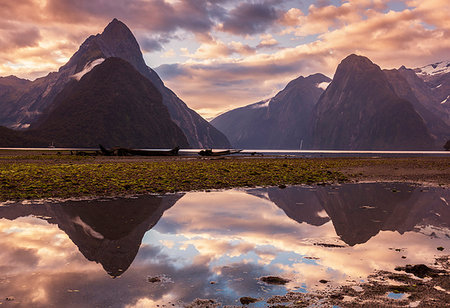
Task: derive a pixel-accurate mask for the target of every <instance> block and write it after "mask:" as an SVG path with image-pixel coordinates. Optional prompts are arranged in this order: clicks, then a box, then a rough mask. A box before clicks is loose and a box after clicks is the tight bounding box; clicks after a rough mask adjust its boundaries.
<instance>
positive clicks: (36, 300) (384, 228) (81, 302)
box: [0, 184, 450, 307]
mask: <svg viewBox="0 0 450 308" xmlns="http://www.w3.org/2000/svg"><path fill="white" fill-rule="evenodd" d="M391 185H393V184H389V185H387V186H386V185H384V186H383V185H374V184H370V185H369V184H367V185H360V186H358V185H355V186H351V185H343V186H340V187H338V188H337V189H335V188H332V187H315V188H314V189H303V188H297V187H289V188H287V189H284V190H281V189H278V188H268V189H252V190H248V191H240V190H230V191H226V192H213V193H204V192H195V193H188V194H186V195H185V196H184V197H183V198H181V199H180V200H178V201H177V203H176V205H175V206H173V207H171V208H170V205H171V204H168V205H167V204H166V205H163V207H162V210H161V211H160V210H158V211H156V212H154V213H155V215H154V218H151V219H150V220H146V219H143V217H144V216H142V215H141V216H142V217H141V218H140V219H138V220H137V221H138V224H137V225H141V226H142V227H140V229H139V230H140V231H139V232H138V233H136V232H135V231H133V230H135V229H136V227H135V225H134V224H133V223H131V220H132V219H133V216H132V215H128V216H127V215H125V216H126V217H127V224H126V226H122V228H121V229H120V230H122V231H120V230H111V231H109V229H108V228H107V225H99V224H98V222H96V221H95V220H92V219H93V218H92V217H88V216H86V215H87V213H88V212H89V211H87V210H86V211H85V210H83V211H81V212H80V210H77V209H75V208H72V209H71V210H70V211H67V210H65V212H64V213H66V214H67V213H69V214H70V215H69V214H68V216H67V217H68V218H70V219H71V220H70V219H67V220H65V219H62V218H61V217H65V216H58V217H60V218H59V220H58V224H59V228H62V229H63V230H64V231H66V232H68V234H69V235H70V236H71V237H70V238H69V237H68V236H67V235H66V234H65V233H63V232H61V231H60V229H59V228H58V226H57V225H54V224H49V223H47V222H45V221H43V220H41V219H37V218H32V217H25V218H18V219H16V220H14V221H10V220H5V219H1V220H0V230H2V232H0V243H1V244H2V250H1V251H0V264H1V268H0V269H1V270H2V276H1V278H0V294H7V296H14V297H15V298H16V299H17V300H16V303H19V302H20V305H21V306H36V307H39V306H40V307H45V306H49V305H50V304H56V303H57V305H58V306H67V305H69V304H70V306H72V307H85V306H102V307H103V306H112V307H124V306H127V307H144V306H146V305H147V306H148V305H150V306H151V305H153V306H155V305H158V304H159V305H162V304H167V303H168V302H169V301H170V302H171V303H175V304H177V303H178V301H183V302H190V301H192V300H193V299H195V298H196V297H202V298H207V297H211V298H216V299H219V300H221V301H222V302H224V303H228V304H234V303H236V301H237V300H238V299H239V297H240V296H253V297H266V298H267V297H268V296H269V295H270V294H280V293H284V292H285V287H280V286H270V285H266V284H264V283H261V282H260V281H258V279H257V278H259V277H261V276H264V275H279V276H282V277H286V278H288V279H291V280H292V281H291V282H290V283H289V284H288V285H287V288H290V289H292V288H295V287H299V286H303V287H304V288H306V289H308V290H310V289H313V288H323V287H325V286H324V285H322V284H320V283H318V281H319V280H320V279H326V280H330V281H331V284H333V283H341V282H344V281H345V280H346V279H349V278H352V279H354V278H356V279H358V278H359V277H363V278H364V277H365V276H367V275H368V274H371V273H372V272H373V270H375V269H388V270H393V268H394V267H395V266H396V265H405V264H407V263H408V264H411V263H412V264H414V263H424V262H429V261H432V260H433V257H434V256H435V255H440V254H444V253H445V251H444V252H439V251H437V250H436V247H438V246H443V247H447V246H448V243H449V238H448V237H447V235H449V234H450V230H449V224H450V221H449V217H450V215H449V209H448V206H447V205H446V204H445V202H443V201H442V199H441V198H445V199H446V200H450V198H449V196H448V190H439V189H430V190H429V192H421V191H420V188H415V187H409V186H402V185H400V186H395V190H396V192H393V191H392V189H391V187H390V186H391ZM357 186H358V187H357ZM397 191H399V192H397ZM410 191H411V192H410ZM261 197H262V198H261ZM268 198H269V199H270V200H268ZM392 200H394V201H395V202H394V201H392ZM172 201H173V200H172ZM158 204H159V203H158ZM117 208H120V205H118V207H117ZM157 208H158V209H160V207H159V205H158V207H157ZM166 209H167V210H166ZM3 210H4V209H1V210H0V212H1V213H6V212H5V211H3ZM18 210H20V211H24V212H23V213H24V214H26V213H27V212H26V211H27V210H29V209H28V208H18ZM53 210H55V209H53ZM164 210H166V211H165V212H164V214H163V216H162V218H161V219H160V220H159V222H158V223H157V224H156V226H155V227H154V228H153V229H152V230H150V231H149V232H147V233H146V234H145V235H143V232H145V230H147V229H148V228H151V227H152V226H153V225H154V223H156V221H157V220H158V219H159V217H160V215H161V214H162V211H164ZM134 211H135V212H136V213H147V212H146V211H142V210H139V209H138V208H135V210H134ZM8 213H9V212H8ZM8 213H6V214H8ZM54 213H56V212H54ZM80 213H81V214H80ZM386 213H387V214H386ZM6 214H4V215H6ZM41 214H42V215H44V214H45V215H44V216H47V217H50V216H48V215H49V213H48V212H46V213H41ZM2 215H3V214H2ZM8 215H9V214H8ZM6 216H7V215H6ZM19 216H20V215H16V217H19ZM8 217H9V216H8ZM55 217H56V216H55ZM76 217H80V219H81V220H82V222H83V223H81V224H80V222H79V221H78V224H74V226H73V227H70V228H68V227H67V226H64V225H63V222H65V221H72V223H73V221H74V218H75V219H76ZM145 217H153V216H152V214H151V213H147V214H145ZM10 218H11V219H13V217H10ZM50 218H51V217H50ZM47 220H49V221H50V222H54V220H52V219H49V218H47ZM331 220H332V221H331ZM112 221H116V220H115V219H113V220H112ZM119 221H120V220H119ZM426 225H432V226H434V227H430V226H428V227H426ZM77 226H78V227H77ZM125 227H126V228H125ZM335 228H336V230H337V232H338V234H339V235H340V236H341V238H342V239H343V240H345V241H346V242H348V243H349V245H353V246H347V245H346V247H344V248H327V247H322V246H317V245H314V243H318V242H320V243H325V242H330V243H340V244H344V243H343V242H342V240H340V239H339V237H338V236H337V234H336V231H335ZM76 230H79V231H80V232H82V233H76V232H75V231H76ZM175 230H176V231H175ZM355 230H356V231H355ZM119 231H120V232H119ZM71 232H75V233H71ZM77 232H78V231H77ZM95 232H98V233H100V234H102V235H104V236H107V237H108V238H110V239H120V238H128V239H130V241H131V240H132V241H133V243H134V242H137V243H139V242H140V241H141V239H142V236H144V237H143V239H142V245H141V247H140V250H139V252H138V253H137V255H136V258H135V259H134V262H133V264H132V265H131V266H130V267H129V269H128V270H127V271H126V272H125V273H123V274H122V275H121V276H120V278H119V279H110V278H109V277H108V276H107V275H106V274H105V272H104V271H103V269H102V268H101V267H100V266H99V265H97V264H95V263H93V262H88V261H86V260H85V258H84V257H83V255H82V254H80V252H79V251H78V249H77V247H75V246H74V245H73V244H72V242H71V240H73V241H74V242H75V243H76V244H77V245H80V247H88V246H86V244H85V243H83V241H85V240H88V241H89V243H91V241H93V239H94V240H96V241H99V240H100V239H99V237H98V236H97V237H96V236H95V235H96V233H95ZM352 232H356V233H362V234H356V235H354V234H352ZM432 232H434V234H433V236H432V237H430V235H431V233H432ZM135 233H136V236H134V235H133V236H132V237H130V236H129V234H135ZM81 234H84V235H86V236H89V238H85V237H83V236H81ZM123 236H125V237H123ZM362 240H366V242H365V243H364V242H362ZM83 245H84V246H83ZM83 249H85V248H83ZM395 249H402V250H401V251H396V250H395ZM80 250H81V248H80ZM82 252H83V251H82ZM83 253H86V252H85V251H84V252H83ZM402 256H406V259H402ZM158 275H165V276H166V277H168V278H169V280H170V281H169V282H164V283H149V282H148V281H147V278H148V277H153V276H158ZM210 281H214V282H215V284H210ZM23 285H26V286H27V287H26V288H23V287H22V286H23Z"/></svg>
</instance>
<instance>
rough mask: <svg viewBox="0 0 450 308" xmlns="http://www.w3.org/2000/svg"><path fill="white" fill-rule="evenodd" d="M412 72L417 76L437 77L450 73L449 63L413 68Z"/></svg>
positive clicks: (443, 62)
mask: <svg viewBox="0 0 450 308" xmlns="http://www.w3.org/2000/svg"><path fill="white" fill-rule="evenodd" d="M414 72H416V74H418V75H423V76H428V75H439V74H446V73H450V61H442V62H437V63H433V64H429V65H426V66H423V67H419V68H415V69H414Z"/></svg>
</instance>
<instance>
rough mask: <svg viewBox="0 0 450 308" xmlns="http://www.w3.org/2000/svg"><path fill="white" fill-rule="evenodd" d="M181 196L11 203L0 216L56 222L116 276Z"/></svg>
mask: <svg viewBox="0 0 450 308" xmlns="http://www.w3.org/2000/svg"><path fill="white" fill-rule="evenodd" d="M182 196H183V195H181V194H174V195H170V196H169V195H167V196H141V197H139V198H137V199H129V198H128V199H127V198H118V199H114V200H109V201H108V202H105V201H104V200H103V201H102V200H91V201H68V202H64V203H61V204H36V205H30V204H27V205H23V204H12V205H8V206H2V207H1V208H0V218H5V219H9V220H14V219H17V218H20V217H27V216H34V217H37V218H40V219H44V220H46V221H47V222H48V223H50V224H56V225H58V228H59V229H61V230H62V231H64V232H65V233H66V234H67V235H68V237H69V238H70V240H71V241H72V242H73V243H74V244H75V245H76V246H77V247H78V249H79V251H80V252H81V253H82V254H83V255H84V256H85V258H86V259H88V260H89V261H94V262H97V263H100V264H101V265H102V266H103V268H104V270H105V271H106V272H107V273H108V274H109V275H111V276H112V277H118V276H120V275H122V274H123V273H124V272H125V271H126V270H127V269H128V268H129V267H130V265H131V264H132V262H133V260H134V258H135V257H136V254H137V253H138V251H139V247H140V245H141V242H142V238H143V237H144V234H145V233H146V232H147V231H148V230H150V229H151V228H153V227H154V226H155V225H156V223H157V222H158V221H159V219H160V218H161V216H162V215H163V213H164V211H166V210H167V209H169V208H170V207H172V206H173V205H174V204H175V203H176V202H177V201H178V200H179V199H180V198H181V197H182Z"/></svg>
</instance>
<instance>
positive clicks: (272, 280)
mask: <svg viewBox="0 0 450 308" xmlns="http://www.w3.org/2000/svg"><path fill="white" fill-rule="evenodd" d="M259 279H260V280H261V281H262V282H265V283H267V284H275V285H284V284H286V283H288V282H289V280H288V279H284V278H281V277H277V276H265V277H261V278H259Z"/></svg>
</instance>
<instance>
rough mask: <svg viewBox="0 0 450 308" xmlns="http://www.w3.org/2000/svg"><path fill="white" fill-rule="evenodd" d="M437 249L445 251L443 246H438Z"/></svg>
mask: <svg viewBox="0 0 450 308" xmlns="http://www.w3.org/2000/svg"><path fill="white" fill-rule="evenodd" d="M436 249H437V250H439V251H443V250H444V247H442V246H439V247H438V248H436Z"/></svg>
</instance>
